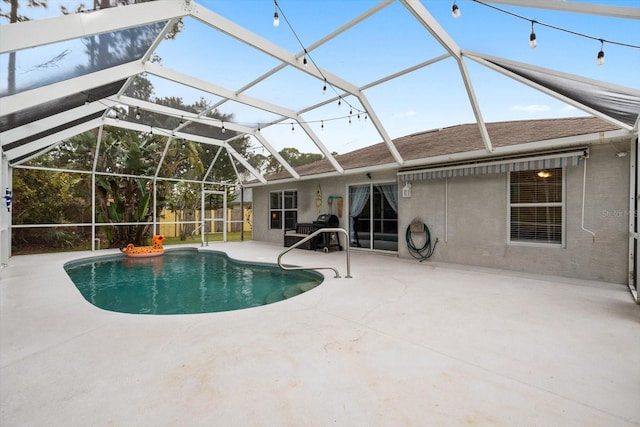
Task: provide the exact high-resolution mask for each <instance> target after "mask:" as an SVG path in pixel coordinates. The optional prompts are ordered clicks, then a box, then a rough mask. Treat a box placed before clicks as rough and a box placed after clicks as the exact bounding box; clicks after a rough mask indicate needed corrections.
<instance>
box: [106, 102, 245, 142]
mask: <svg viewBox="0 0 640 427" xmlns="http://www.w3.org/2000/svg"><path fill="white" fill-rule="evenodd" d="M118 101H119V102H118V103H120V104H126V105H128V106H129V107H130V108H136V107H138V108H140V110H142V111H143V112H144V111H150V112H153V113H159V114H164V115H166V116H171V117H176V118H178V117H182V118H183V119H184V120H185V121H188V122H193V123H199V124H203V125H206V126H211V127H214V128H218V129H219V128H221V127H222V121H221V120H220V119H214V118H212V117H204V116H203V115H202V114H201V113H192V112H190V111H184V110H180V109H177V108H173V107H167V106H166V105H160V104H156V103H154V102H149V101H142V100H139V99H136V98H131V97H128V96H123V97H120V98H118ZM224 127H225V129H227V130H232V131H234V132H240V133H249V134H253V132H254V129H253V128H250V127H248V126H242V125H239V124H236V123H233V122H225V123H224ZM175 130H177V129H175ZM187 139H188V138H187Z"/></svg>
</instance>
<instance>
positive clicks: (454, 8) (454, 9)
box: [451, 1, 462, 19]
mask: <svg viewBox="0 0 640 427" xmlns="http://www.w3.org/2000/svg"><path fill="white" fill-rule="evenodd" d="M451 14H452V15H453V17H454V18H456V19H457V18H460V15H462V12H460V8H459V7H458V5H457V4H456V2H455V1H454V2H453V6H451Z"/></svg>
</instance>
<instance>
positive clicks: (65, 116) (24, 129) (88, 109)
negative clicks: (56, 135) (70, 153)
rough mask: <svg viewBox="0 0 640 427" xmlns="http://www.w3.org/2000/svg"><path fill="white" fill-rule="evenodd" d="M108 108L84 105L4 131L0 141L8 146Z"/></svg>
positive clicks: (94, 103)
mask: <svg viewBox="0 0 640 427" xmlns="http://www.w3.org/2000/svg"><path fill="white" fill-rule="evenodd" d="M107 108H108V107H107V106H106V105H104V104H101V103H99V102H92V103H90V104H88V105H82V106H80V107H76V108H72V109H70V110H67V111H64V112H62V113H58V114H55V115H53V116H49V117H45V118H44V119H41V120H38V121H35V122H31V123H27V124H25V125H22V126H18V127H16V128H13V129H9V130H7V131H4V132H2V133H0V141H2V145H3V146H6V145H7V144H10V143H12V142H15V141H18V140H20V139H22V138H25V137H26V136H31V135H36V134H39V133H41V132H45V131H47V130H49V129H53V128H55V127H57V126H60V125H63V124H65V123H69V122H72V121H74V120H77V119H79V118H81V117H85V116H88V115H90V114H94V113H97V112H100V111H103V110H106V109H107Z"/></svg>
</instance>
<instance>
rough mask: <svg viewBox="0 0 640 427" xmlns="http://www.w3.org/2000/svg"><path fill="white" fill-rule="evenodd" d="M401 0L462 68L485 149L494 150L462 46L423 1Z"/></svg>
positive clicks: (462, 74) (462, 75) (463, 78)
mask: <svg viewBox="0 0 640 427" xmlns="http://www.w3.org/2000/svg"><path fill="white" fill-rule="evenodd" d="M401 1H402V3H403V4H404V5H405V7H406V8H407V9H408V10H409V12H411V13H412V14H413V16H415V18H416V19H417V20H418V21H419V22H420V23H421V24H422V25H423V26H424V27H425V28H426V29H427V31H429V33H431V35H432V36H433V37H434V38H435V39H436V40H437V41H438V43H440V45H441V46H442V47H444V48H445V49H446V50H447V52H449V54H451V56H453V57H454V58H455V59H456V61H457V63H458V68H459V70H460V76H461V77H462V81H463V83H464V87H465V89H466V91H467V96H468V97H469V102H470V103H471V108H472V110H473V114H474V116H475V118H476V123H477V124H478V128H479V129H480V135H481V136H482V141H483V143H484V146H485V149H486V150H487V151H488V152H491V151H493V146H492V144H491V139H490V138H489V133H488V132H487V126H486V124H485V122H484V119H483V118H482V112H481V110H480V105H479V104H478V99H477V98H476V95H475V92H474V90H473V85H472V84H471V78H470V76H469V72H468V70H467V67H466V65H465V63H464V61H463V59H462V52H461V50H460V47H459V46H458V45H457V43H456V42H454V41H453V39H452V38H451V37H450V36H449V34H447V32H446V31H445V30H444V29H443V28H442V27H441V26H440V23H439V22H438V21H437V20H436V19H435V18H434V17H433V16H431V14H430V13H429V12H428V11H427V9H426V8H425V7H424V6H423V5H422V3H420V1H419V0H401Z"/></svg>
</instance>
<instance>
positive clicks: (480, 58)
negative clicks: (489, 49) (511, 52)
mask: <svg viewBox="0 0 640 427" xmlns="http://www.w3.org/2000/svg"><path fill="white" fill-rule="evenodd" d="M464 56H465V58H469V59H471V60H473V61H475V62H477V63H478V64H481V65H484V66H485V67H487V68H490V69H492V70H495V71H497V72H499V73H500V74H503V75H505V76H507V77H510V78H512V79H514V80H516V81H518V82H520V83H522V84H524V85H527V86H529V87H531V88H533V89H536V90H538V91H540V92H543V93H545V94H547V95H549V96H551V97H553V98H555V99H557V100H559V101H562V102H565V103H567V104H569V105H572V106H574V107H576V108H578V109H579V110H582V111H584V112H586V113H589V114H591V115H594V116H596V117H600V118H601V119H602V120H605V121H607V122H609V123H612V124H615V125H616V126H620V127H621V128H623V129H627V130H629V131H630V130H633V126H629V125H628V124H626V123H624V122H621V121H619V120H617V119H615V118H613V117H610V116H608V115H606V114H604V113H601V112H600V111H597V110H594V109H593V108H591V107H589V106H587V105H584V104H582V103H580V102H578V101H576V100H574V99H572V98H569V97H567V96H564V95H562V94H560V93H558V92H555V91H553V90H551V89H549V88H547V87H545V86H542V85H540V84H538V83H535V82H533V81H531V80H529V79H526V78H523V77H522V76H520V75H518V74H515V73H512V72H511V71H509V70H506V69H504V68H502V67H500V66H498V65H496V64H494V63H493V62H490V60H491V59H495V60H496V61H497V62H503V63H505V64H513V65H514V66H516V67H520V68H525V69H528V70H531V71H538V72H541V73H544V74H547V75H553V76H557V77H560V78H563V79H569V80H572V81H577V82H580V83H584V84H587V85H595V86H598V87H602V88H609V89H611V90H613V91H617V92H621V93H629V94H633V95H635V96H640V91H637V90H635V89H631V88H624V87H620V86H615V85H612V84H609V83H604V82H600V81H595V80H590V79H586V78H583V77H578V76H576V75H572V74H567V73H561V72H559V71H553V70H549V69H544V68H540V67H535V66H532V65H525V64H522V63H518V62H514V61H509V60H506V59H502V58H493V57H490V56H487V55H482V54H477V53H472V52H467V51H465V52H464Z"/></svg>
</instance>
